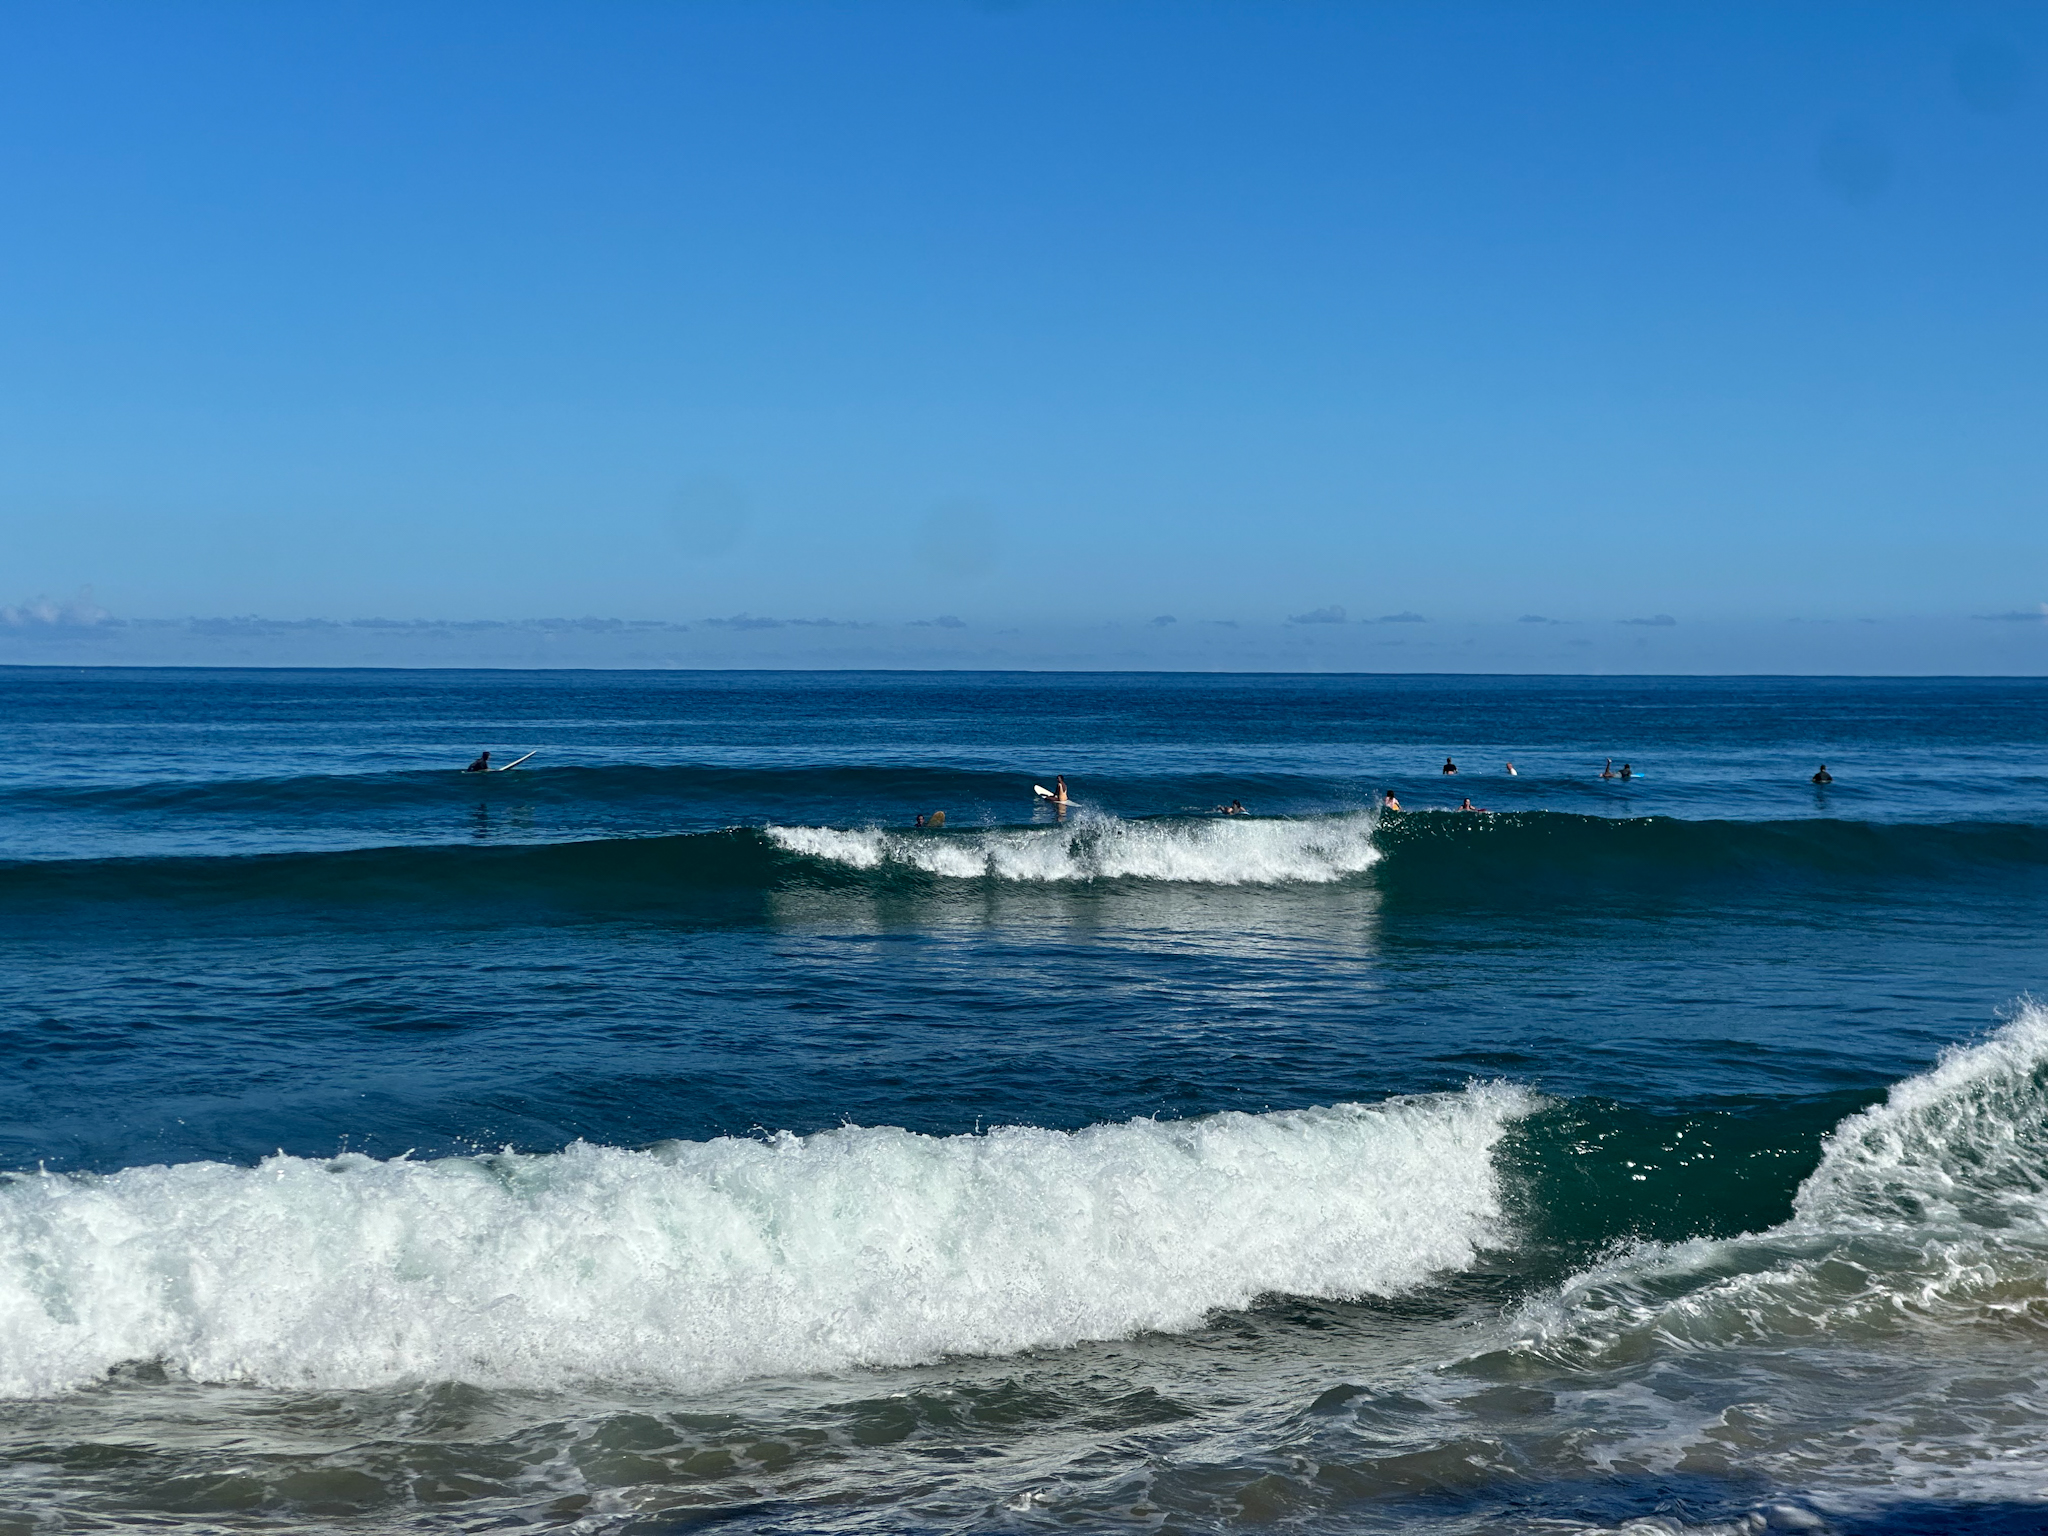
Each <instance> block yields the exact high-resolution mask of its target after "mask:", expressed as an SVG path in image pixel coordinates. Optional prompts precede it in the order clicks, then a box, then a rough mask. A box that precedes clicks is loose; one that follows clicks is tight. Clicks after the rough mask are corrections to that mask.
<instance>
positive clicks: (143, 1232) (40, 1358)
mask: <svg viewBox="0 0 2048 1536" xmlns="http://www.w3.org/2000/svg"><path fill="white" fill-rule="evenodd" d="M1535 1103H1536V1100H1534V1099H1533V1097H1532V1096H1530V1095H1529V1094H1527V1093H1526V1092H1524V1091H1522V1090H1518V1089H1514V1088H1510V1087H1506V1086H1501V1085H1493V1086H1482V1085H1475V1086H1473V1087H1471V1088H1469V1089H1467V1090H1466V1091H1464V1092H1462V1093H1456V1094H1443V1095H1435V1096H1430V1097H1423V1098H1414V1099H1397V1100H1391V1101H1388V1102H1386V1103H1383V1104H1379V1105H1375V1106H1360V1105H1336V1106H1333V1107H1330V1108H1322V1109H1306V1110H1292V1111H1286V1112H1280V1113H1273V1114H1263V1115H1249V1114H1236V1113H1231V1114H1222V1115H1216V1116H1212V1117H1210V1118H1207V1119H1202V1120H1189V1121H1174V1122H1155V1121H1151V1120H1134V1121H1131V1122H1129V1123H1127V1124H1120V1125H1101V1126H1093V1127H1090V1128H1088V1129H1086V1130H1082V1131H1079V1132H1074V1133H1065V1132H1059V1131H1047V1130H1037V1129H1030V1128H1023V1127H1011V1128H1005V1129H999V1130H995V1131H991V1132H989V1133H988V1134H986V1135H979V1136H955V1137H946V1138H937V1137H930V1136H921V1135H913V1134H911V1133H910V1132H907V1131H902V1130H894V1129H863V1128H858V1127H849V1128H845V1129H842V1130H835V1131H828V1132H824V1133H821V1134H819V1135H815V1136H809V1137H798V1136H792V1135H787V1134H785V1135H780V1136H777V1137H774V1138H772V1139H770V1140H768V1141H751V1140H736V1139H723V1140H718V1141H712V1142H703V1143H695V1142H688V1143H685V1142H678V1143H671V1144H668V1145H666V1146H662V1147H658V1148H655V1149H652V1150H648V1151H622V1150H617V1149H612V1148H605V1147H596V1146H590V1145H585V1144H580V1143H579V1144H577V1145H575V1146H572V1147H570V1148H569V1149H568V1150H566V1151H564V1152H561V1153H556V1154H550V1155H544V1156H526V1155H519V1154H512V1153H505V1154H500V1155H497V1156H493V1157H473V1158H449V1159H444V1160H439V1161H434V1162H411V1161H407V1160H404V1159H399V1160H395V1161H391V1162H377V1161H374V1160H372V1159H370V1158H366V1157H361V1156H346V1157H342V1158H337V1159H335V1160H334V1161H331V1162H318V1161H311V1160H307V1159H303V1158H296V1157H287V1156H284V1155H282V1154H280V1155H279V1156H276V1157H273V1158H269V1159H266V1160H265V1161H264V1162H263V1163H261V1164H260V1165H258V1166H257V1167H255V1168H239V1167H230V1166H226V1165H223V1164H218V1163H188V1164H182V1165H179V1166H176V1167H161V1166H159V1167H152V1168H131V1169H127V1170H124V1171H122V1172H120V1173H117V1174H112V1175H108V1176H104V1177H99V1176H84V1175H34V1176H20V1175H17V1176H13V1177H11V1178H9V1179H8V1180H7V1181H6V1182H5V1183H0V1394H4V1395H8V1396H16V1397H19V1396H29V1395H41V1394H47V1393H50V1392H53V1391H59V1390H62V1389H65V1388H67V1387H74V1386H78V1385H81V1384H84V1383H87V1382H90V1381H92V1380H94V1379H95V1378H98V1377H100V1376H101V1375H103V1374H104V1373H105V1372H106V1371H107V1370H108V1369H109V1368H110V1367H112V1366H114V1365H116V1364H119V1363H120V1362H122V1361H126V1360H135V1359H145V1360H148V1359H154V1360H161V1361H163V1362H165V1363H166V1364H167V1365H168V1366H169V1367H170V1368H172V1369H174V1370H176V1371H179V1372H182V1373H185V1374H187V1375H189V1376H191V1377H194V1378H197V1379H202V1380H212V1381H245V1382H254V1383H261V1384H269V1385H279V1386H322V1387H352V1386H369V1385H377V1384H383V1383H389V1382H394V1381H401V1380H407V1379H429V1380H444V1379H453V1380H465V1381H472V1382H477V1383H481V1384H492V1385H512V1386H521V1385H523V1386H535V1387H547V1386H556V1385H561V1384H565V1383H568V1382H571V1381H577V1380H589V1381H622V1382H653V1383H659V1384H663V1385H667V1386H673V1387H677V1388H684V1389H688V1388H697V1387H707V1386H712V1385H716V1384H719V1383H722V1382H727V1381H732V1380H736V1379H740V1378H743V1377H748V1376H756V1375H764V1374H785V1373H798V1372H824V1371H836V1370H842V1369H846V1368H849V1367H854V1366H860V1365H901V1364H910V1363H914V1362H918V1361H926V1360H932V1359H935V1358H938V1357H941V1356H944V1355H947V1354H956V1353H982V1354H988V1353H1005V1352H1009V1351H1014V1350H1020V1349H1026V1348H1031V1347H1036V1346H1057V1345H1065V1344H1070V1343H1075V1342H1078V1341H1081V1340H1086V1339H1102V1338H1113V1337H1121V1336H1124V1335H1128V1334H1132V1333H1136V1332H1139V1331H1142V1330H1148V1329H1156V1330H1177V1329H1186V1328H1189V1327H1193V1326H1195V1325H1196V1324H1198V1323H1200V1322H1201V1321H1202V1319H1203V1318H1204V1317H1205V1316H1206V1315H1207V1314H1208V1313H1210V1312H1212V1311H1214V1310H1216V1309H1218V1308H1234V1307H1242V1306H1244V1305H1246V1304H1248V1303H1249V1302H1251V1301H1252V1300H1253V1299H1255V1298H1256V1297H1258V1296H1260V1295H1262V1294H1265V1293H1268V1292H1284V1293H1293V1294H1300V1295H1311V1296H1325V1297H1345V1296H1367V1295H1387V1294H1392V1293H1395V1292H1399V1291H1402V1290H1405V1289H1409V1288H1412V1287H1414V1286H1417V1285H1420V1284H1422V1283H1423V1282H1424V1281H1425V1280H1427V1279H1428V1277H1429V1276H1430V1275H1432V1274H1434V1273H1436V1272H1439V1271H1443V1270H1452V1269H1457V1268H1459V1267H1461V1266H1464V1265H1466V1264H1468V1263H1470V1262H1471V1260H1472V1258H1473V1256H1474V1254H1475V1252H1476V1250H1477V1249H1479V1248H1480V1247H1482V1246H1484V1245H1487V1244H1490V1243H1493V1242H1496V1241H1499V1240H1500V1239H1501V1237H1502V1232H1501V1222H1502V1215H1501V1205H1500V1197H1499V1191H1498V1188H1497V1186H1496V1181H1495V1175H1494V1170H1493V1165H1492V1157H1491V1154H1492V1151H1493V1148H1494V1145H1495V1143H1496V1142H1497V1141H1498V1140H1499V1138H1500V1136H1501V1135H1502V1133H1503V1132H1504V1130H1505V1129H1506V1128H1507V1126H1508V1125H1509V1124H1510V1123H1511V1122H1512V1121H1513V1120H1514V1119H1515V1118H1517V1117H1518V1116H1520V1115H1522V1114H1524V1113H1526V1112H1527V1111H1528V1110H1530V1109H1531V1108H1533V1107H1534V1105H1535Z"/></svg>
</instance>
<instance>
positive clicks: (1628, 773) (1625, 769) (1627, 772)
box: [1615, 763, 1636, 779]
mask: <svg viewBox="0 0 2048 1536" xmlns="http://www.w3.org/2000/svg"><path fill="white" fill-rule="evenodd" d="M1635 776H1636V771H1635V769H1633V768H1631V767H1629V765H1628V764H1627V763H1623V764H1622V765H1621V772H1620V773H1618V774H1616V775H1615V777H1616V778H1621V779H1632V778H1634V777H1635Z"/></svg>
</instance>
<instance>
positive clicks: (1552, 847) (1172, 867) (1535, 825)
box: [0, 812, 2048, 911]
mask: <svg viewBox="0 0 2048 1536" xmlns="http://www.w3.org/2000/svg"><path fill="white" fill-rule="evenodd" d="M2042 866H2048V827H2034V826H2011V825H1997V824H1979V823H1962V824H1953V825H1945V826H1943V825H1937V826H1927V825H1918V824H1903V825H1898V824H1894V825H1887V824H1875V823H1867V822H1842V821H1819V820H1815V821H1794V822H1763V823H1748V822H1683V821H1672V820H1667V819H1664V818H1642V819H1637V820H1627V821H1621V820H1609V819H1605V818H1600V817H1592V816H1574V815H1566V814H1562V813H1558V812H1526V813H1520V814H1516V815H1511V816H1486V817H1478V816H1467V815H1459V814H1455V813H1450V812H1442V813H1433V814H1411V815H1406V816H1402V817H1380V816H1377V815H1375V814H1374V813H1369V812H1349V813H1342V814H1336V815H1322V816H1301V817H1291V818H1288V817H1256V818H1250V817H1248V818H1243V819H1237V818H1230V819H1222V818H1215V817H1157V818H1150V819H1143V820H1123V819H1119V818H1116V817H1112V816H1101V815H1088V814H1080V815H1076V816H1075V817H1073V818H1072V819H1070V820H1069V821H1068V822H1067V823H1065V824H1062V825H1056V826H1046V825H1041V826H1010V827H959V828H952V829H948V830H946V831H943V832H936V833H934V832H912V831H907V830H895V831H892V830H889V829H886V828H879V827H872V826H870V827H851V828H848V827H831V826H817V825H809V826H803V825H779V824H777V825H770V826H767V827H733V828H727V829H725V830H723V831H717V832H693V833H679V834H674V835H670V836H650V837H591V838H584V839H580V840H571V841H557V842H540V841H536V842H530V843H500V844H488V843H473V844H466V845H465V844H448V843H438V844H423V845H415V846H398V847H383V848H360V849H345V850H337V851H331V852H309V853H263V854H228V855H199V854H177V855H160V856H154V857H149V856H144V857H127V858H105V859H30V860H16V861H12V862H0V898H5V899H6V900H7V901H8V903H9V904H10V906H11V907H13V908H14V909H15V910H18V911H19V910H26V909H28V908H31V907H34V906H37V905H47V904H57V905H68V906H71V907H77V906H80V905H85V904H100V905H109V906H113V905H119V904H121V903H126V902H134V901H159V902H174V903H180V904H187V905H194V904H196V905H205V904H207V903H221V902H226V903H236V902H265V903H274V902H302V901H303V902H315V901H317V902H320V903H323V904H327V905H330V906H349V907H364V906H374V905H379V904H384V905H390V906H392V907H394V908H405V907H413V906H422V905H424V906H431V907H436V908H441V909H467V908H473V907H502V906H505V905H507V904H511V905H520V904H527V905H534V906H538V907H547V906H551V905H552V906H564V907H568V908H574V909H583V908H588V909H593V910H622V911H623V910H639V909H646V908H660V907H663V906H665V905H674V904H677V903H682V902H687V901H689V900H691V899H692V898H693V897H695V896H701V895H703V894H705V893H745V892H762V891H771V890H777V889H785V888H797V887H806V886H826V887H840V886H869V887H881V888H888V889H919V890H931V889H943V888H945V886H946V885H947V884H948V883H949V882H957V881H968V880H993V881H996V882H1001V883H1009V884H1018V885H1046V884H1056V883H1068V884H1076V883H1091V882H1117V881H1152V882H1170V883H1171V882H1178V883H1187V884H1199V885H1216V886H1258V885H1265V886H1271V885H1282V884H1295V885H1302V886H1315V885H1329V884H1332V883H1334V882H1340V881H1344V880H1349V879H1353V878H1357V877H1363V876H1368V875H1369V877H1370V878H1371V879H1372V880H1373V881H1374V882H1375V883H1376V884H1377V885H1378V886H1379V888H1380V889H1381V890H1382V891H1383V892H1384V893H1385V894H1386V895H1387V897H1388V898H1389V899H1390V900H1391V901H1393V902H1395V903H1396V904H1397V905H1398V904H1399V903H1400V902H1403V901H1419V902H1423V903H1429V902H1451V903H1459V904H1483V903H1485V902H1487V901H1490V900H1511V901H1517V902H1521V901H1526V899H1527V897H1528V894H1529V892H1530V891H1531V890H1532V889H1537V888H1543V887H1546V886H1548V887H1552V888H1555V889H1557V890H1558V891H1560V892H1562V893H1565V894H1577V893H1587V892H1590V893H1595V894H1598V895H1600V896H1602V897H1605V896H1608V895H1611V894H1612V893H1614V892H1616V891H1626V890H1637V891H1658V890H1662V891H1683V890H1685V889H1687V888H1691V887H1701V888H1715V889H1726V888H1730V887H1735V886H1740V885H1741V884H1742V883H1744V882H1751V883H1755V882H1780V883H1783V882H1795V881H1796V882H1802V883H1805V884H1807V885H1813V886H1818V887H1841V886H1850V885H1868V884H1871V883H1881V882H1884V881H1890V880H1902V879H1920V878H1935V877H1939V878H1963V877H1969V876H1971V875H1987V876H1990V875H1997V874H1999V873H2000V872H2002V871H2022V872H2030V871H2034V870H2038V869H2040V868H2041V867H2042Z"/></svg>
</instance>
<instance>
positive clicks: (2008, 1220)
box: [1522, 1003, 2048, 1354]
mask: <svg viewBox="0 0 2048 1536" xmlns="http://www.w3.org/2000/svg"><path fill="white" fill-rule="evenodd" d="M2044 1295H2048V1009H2043V1008H2042V1007H2041V1006H2039V1005H2037V1004H2033V1003H2029V1004H2027V1005H2026V1006H2024V1007H2023V1008H2021V1009H2020V1010H2019V1012H2018V1013H2017V1014H2016V1015H2015V1016H2014V1017H2013V1019H2012V1020H2011V1022H2009V1023H2008V1024H2006V1025H2005V1027H2003V1028H2002V1029H2000V1030H1998V1031H1997V1032H1996V1033H1994V1034H1993V1035H1992V1036H1990V1037H1989V1038H1988V1039H1986V1040H1984V1041H1982V1042H1980V1043H1978V1044H1976V1045H1972V1046H1966V1047H1958V1048H1954V1049H1951V1050H1949V1051H1946V1052H1944V1053H1943V1055H1942V1057H1941V1059H1940V1060H1939V1061H1938V1062H1937V1063H1936V1064H1935V1065H1934V1066H1933V1067H1932V1068H1930V1069H1929V1070H1928V1071H1926V1072H1924V1073H1920V1074H1918V1075H1916V1076H1914V1077H1910V1078H1907V1079H1906V1080H1904V1081H1903V1082H1900V1083H1897V1084H1895V1085H1894V1086H1893V1088H1892V1090H1891V1092H1890V1093H1889V1095H1887V1097H1886V1099H1885V1101H1884V1102H1883V1103H1882V1104H1878V1105H1875V1106H1873V1107H1872V1108H1870V1109H1867V1110H1864V1111H1862V1112H1861V1113H1859V1114H1855V1115H1851V1116H1849V1117H1848V1118H1847V1119H1846V1120H1844V1121H1842V1123H1841V1124H1840V1125H1838V1126H1837V1127H1836V1128H1835V1129H1834V1131H1832V1132H1831V1133H1830V1134H1829V1136H1828V1138H1827V1142H1826V1145H1825V1147H1824V1149H1823V1152H1822V1156H1821V1161H1820V1165H1819V1166H1818V1167H1817V1168H1816V1169H1815V1170H1814V1172H1813V1173H1812V1174H1811V1175H1810V1176H1809V1177H1808V1178H1807V1179H1806V1181H1805V1182H1804V1183H1803V1184H1802V1185H1801V1186H1800V1187H1799V1190H1798V1192H1797V1194H1796V1195H1795V1196H1794V1199H1793V1214H1792V1217H1791V1219H1790V1220H1789V1221H1786V1222H1784V1223H1782V1224H1781V1225H1779V1226H1776V1227H1773V1228H1771V1229H1770V1230H1769V1231H1766V1232H1762V1233H1757V1234H1753V1235H1748V1236H1743V1237H1738V1238H1730V1239H1721V1240H1715V1239H1704V1238H1699V1239H1694V1240H1692V1241H1690V1242H1683V1243H1641V1244H1636V1245H1634V1246H1632V1247H1630V1248H1628V1249H1627V1250H1625V1251H1623V1252H1621V1253H1618V1254H1616V1255H1615V1256H1614V1257H1612V1258H1611V1259H1609V1260H1607V1261H1606V1262H1604V1263H1601V1264H1599V1265H1596V1266H1595V1267H1593V1268H1592V1269H1590V1270H1588V1271H1586V1272H1585V1273H1583V1274H1581V1275H1578V1276H1576V1277H1575V1278H1574V1279H1573V1280H1571V1281H1570V1282H1569V1283H1567V1284H1566V1285H1565V1287H1564V1288H1563V1289H1562V1291H1561V1292H1560V1293H1559V1294H1558V1296H1556V1297H1555V1298H1553V1299H1550V1300H1548V1301H1538V1302H1536V1303H1533V1304H1531V1305H1530V1306H1529V1307H1528V1308H1526V1309H1524V1311H1523V1313H1522V1322H1523V1324H1524V1325H1525V1326H1526V1327H1528V1328H1529V1329H1530V1330H1531V1334H1530V1336H1529V1337H1528V1338H1527V1339H1526V1340H1525V1342H1527V1343H1530V1344H1540V1345H1543V1346H1550V1345H1562V1346H1563V1347H1566V1348H1568V1349H1572V1350H1583V1349H1590V1350H1591V1351H1592V1352H1593V1353H1595V1354H1604V1353H1610V1352H1612V1351H1614V1350H1615V1349H1617V1348H1620V1349H1624V1350H1625V1349H1628V1348H1632V1347H1635V1346H1636V1345H1637V1344H1640V1343H1642V1342H1643V1341H1646V1340H1648V1339H1649V1338H1651V1337H1653V1336H1654V1337H1658V1338H1662V1339H1665V1340H1682V1341H1684V1342H1685V1343H1686V1344H1687V1345H1688V1346H1689V1347H1695V1348H1714V1347H1722V1346H1727V1345H1733V1344H1737V1343H1741V1342H1745V1341H1751V1342H1754V1341H1771V1342H1775V1343H1780V1344H1782V1343H1787V1342H1791V1341H1800V1340H1818V1339H1830V1340H1833V1341H1836V1342H1838V1343H1843V1344H1847V1343H1850V1342H1852V1341H1854V1342H1861V1343H1863V1344H1866V1345H1872V1346H1880V1347H1882V1346H1885V1345H1887V1343H1888V1342H1896V1341H1898V1340H1899V1339H1901V1338H1902V1337H1903V1336H1905V1335H1907V1334H1911V1333H1916V1332H1927V1331H1932V1332H1937V1333H1938V1332H1942V1331H1945V1330H1949V1329H1953V1328H1955V1327H1957V1326H1959V1325H1966V1326H1971V1327H1975V1328H1979V1329H1993V1330H1996V1329H2001V1328H2018V1329H2020V1330H2022V1331H2025V1330H2026V1329H2029V1328H2031V1327H2033V1326H2034V1323H2033V1315H2034V1312H2035V1309H2036V1306H2037V1304H2038V1302H2039V1300H2040V1298H2042V1297H2043V1296H2044ZM1631 1341H1634V1342H1633V1343H1632V1342H1631Z"/></svg>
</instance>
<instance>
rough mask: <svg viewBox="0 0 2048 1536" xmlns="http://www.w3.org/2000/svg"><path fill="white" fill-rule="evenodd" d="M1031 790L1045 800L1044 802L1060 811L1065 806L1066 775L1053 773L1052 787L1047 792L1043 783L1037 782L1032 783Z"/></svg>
mask: <svg viewBox="0 0 2048 1536" xmlns="http://www.w3.org/2000/svg"><path fill="white" fill-rule="evenodd" d="M1031 790H1032V793H1033V794H1035V795H1037V796H1038V798H1039V799H1041V800H1043V801H1045V802H1046V804H1048V805H1051V806H1053V807H1055V808H1057V809H1059V810H1062V811H1064V810H1065V809H1066V808H1067V776H1066V775H1065V774H1063V773H1056V774H1054V775H1053V780H1052V789H1051V790H1050V791H1049V792H1048V791H1047V790H1046V789H1045V787H1044V786H1043V785H1039V784H1034V785H1032V786H1031Z"/></svg>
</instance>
